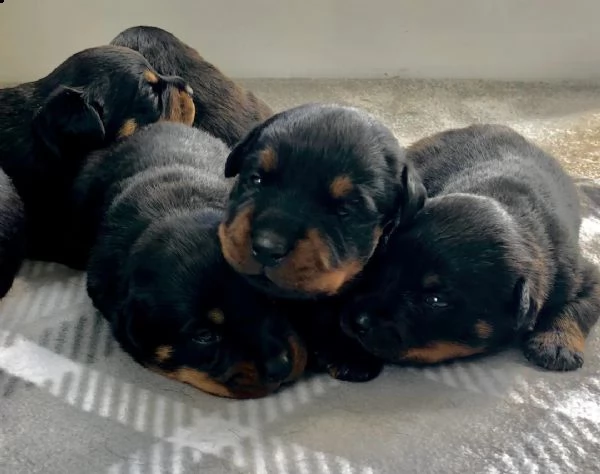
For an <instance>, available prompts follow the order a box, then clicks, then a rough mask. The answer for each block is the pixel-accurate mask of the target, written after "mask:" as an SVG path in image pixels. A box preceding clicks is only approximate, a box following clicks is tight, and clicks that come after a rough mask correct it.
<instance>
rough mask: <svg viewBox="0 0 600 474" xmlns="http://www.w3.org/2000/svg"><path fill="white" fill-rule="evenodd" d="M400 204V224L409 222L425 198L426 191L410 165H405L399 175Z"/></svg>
mask: <svg viewBox="0 0 600 474" xmlns="http://www.w3.org/2000/svg"><path fill="white" fill-rule="evenodd" d="M400 186H401V190H400V193H401V204H400V224H402V225H403V224H406V223H407V222H409V221H411V220H412V218H413V217H414V216H415V214H416V213H417V212H419V211H420V210H421V208H422V207H423V205H424V204H425V199H426V198H427V191H426V190H425V186H424V185H423V182H422V181H421V177H420V176H419V174H418V173H417V171H416V170H415V169H414V168H413V167H412V165H410V164H405V165H404V167H403V169H402V173H401V175H400Z"/></svg>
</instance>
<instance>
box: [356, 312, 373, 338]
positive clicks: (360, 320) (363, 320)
mask: <svg viewBox="0 0 600 474" xmlns="http://www.w3.org/2000/svg"><path fill="white" fill-rule="evenodd" d="M353 326H354V330H355V331H356V333H357V334H365V333H366V332H368V331H369V329H371V328H372V327H373V321H372V320H371V316H369V315H368V314H367V313H360V314H359V315H358V316H357V317H356V318H355V319H354V324H353Z"/></svg>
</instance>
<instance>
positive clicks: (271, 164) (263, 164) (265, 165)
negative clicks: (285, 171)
mask: <svg viewBox="0 0 600 474" xmlns="http://www.w3.org/2000/svg"><path fill="white" fill-rule="evenodd" d="M258 164H259V166H260V168H261V169H262V170H263V171H265V172H266V173H268V172H270V171H273V170H275V168H277V154H276V153H275V150H273V149H272V148H265V149H264V150H262V151H261V152H260V153H259V158H258Z"/></svg>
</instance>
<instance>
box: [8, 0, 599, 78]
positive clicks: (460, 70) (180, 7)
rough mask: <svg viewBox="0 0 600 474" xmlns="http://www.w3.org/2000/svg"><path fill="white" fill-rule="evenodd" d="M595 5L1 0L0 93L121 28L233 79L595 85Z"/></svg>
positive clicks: (476, 0) (440, 0) (484, 0)
mask: <svg viewBox="0 0 600 474" xmlns="http://www.w3.org/2000/svg"><path fill="white" fill-rule="evenodd" d="M599 22H600V0H212V1H208V0H170V1H169V0H94V1H91V0H5V2H4V3H2V4H0V83H1V82H12V81H24V80H30V79H34V78H37V77H40V76H42V75H44V74H46V73H47V72H49V70H50V69H52V68H53V67H54V66H55V65H57V64H58V63H59V62H61V61H62V60H63V59H65V58H66V57H67V56H68V55H69V54H71V53H74V52H75V51H77V50H79V49H82V48H85V47H88V46H93V45H97V44H102V43H106V42H108V41H109V40H110V39H111V38H112V37H113V36H115V35H116V34H117V33H118V32H119V31H120V30H122V29H124V28H126V27H128V26H132V25H137V24H152V25H156V26H161V27H164V28H166V29H169V30H171V31H172V32H174V33H175V34H177V35H178V36H180V37H181V38H182V39H183V40H185V41H186V42H188V43H190V44H191V45H193V46H195V47H196V48H198V49H199V50H200V51H201V53H202V54H204V55H205V57H207V58H208V59H210V60H212V61H213V62H215V63H216V64H217V65H219V66H220V67H221V68H222V69H223V70H224V71H225V72H227V73H229V74H231V75H233V76H237V77H382V76H385V75H389V76H408V77H476V78H500V79H540V78H547V79H556V78H590V77H600V27H599V26H598V25H599Z"/></svg>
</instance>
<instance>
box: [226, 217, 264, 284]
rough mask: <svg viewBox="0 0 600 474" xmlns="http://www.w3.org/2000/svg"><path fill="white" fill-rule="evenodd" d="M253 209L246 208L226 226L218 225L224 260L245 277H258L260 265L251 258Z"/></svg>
mask: <svg viewBox="0 0 600 474" xmlns="http://www.w3.org/2000/svg"><path fill="white" fill-rule="evenodd" d="M253 213H254V208H252V207H247V208H245V209H243V210H241V211H240V212H238V214H237V215H236V216H235V218H234V219H233V220H232V221H231V222H230V223H229V225H226V224H225V223H224V222H222V223H221V224H220V225H219V231H218V233H219V240H220V242H221V250H222V251H223V256H224V257H225V260H227V262H228V263H229V264H230V265H231V266H232V267H233V268H234V269H235V270H237V271H239V272H240V273H244V274H246V275H258V274H259V273H260V270H261V265H260V264H259V263H258V262H257V261H256V260H254V259H253V258H252V250H251V247H252V246H251V243H250V230H251V227H252V214H253Z"/></svg>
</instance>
